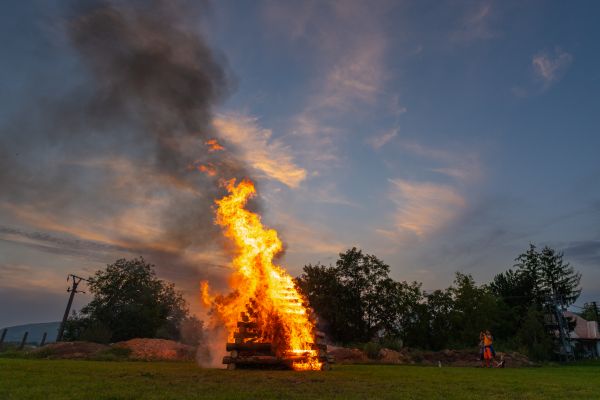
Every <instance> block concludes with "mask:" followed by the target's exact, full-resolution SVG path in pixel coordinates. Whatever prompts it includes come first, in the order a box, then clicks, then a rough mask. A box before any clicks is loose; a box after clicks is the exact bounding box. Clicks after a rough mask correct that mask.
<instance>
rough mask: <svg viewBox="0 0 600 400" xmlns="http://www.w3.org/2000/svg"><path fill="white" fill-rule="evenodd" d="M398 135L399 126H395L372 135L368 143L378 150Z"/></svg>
mask: <svg viewBox="0 0 600 400" xmlns="http://www.w3.org/2000/svg"><path fill="white" fill-rule="evenodd" d="M396 136H398V128H394V129H392V130H390V131H388V132H386V133H384V134H382V135H377V136H371V137H369V138H367V144H368V145H370V146H371V147H373V148H374V149H375V150H378V149H380V148H382V147H383V146H384V145H385V144H386V143H388V142H389V141H390V140H392V139H393V138H395V137H396Z"/></svg>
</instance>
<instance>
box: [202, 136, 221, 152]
mask: <svg viewBox="0 0 600 400" xmlns="http://www.w3.org/2000/svg"><path fill="white" fill-rule="evenodd" d="M204 144H206V145H207V146H208V151H209V152H213V151H220V150H225V147H223V146H221V145H220V144H219V142H217V139H209V140H207V141H206V142H204Z"/></svg>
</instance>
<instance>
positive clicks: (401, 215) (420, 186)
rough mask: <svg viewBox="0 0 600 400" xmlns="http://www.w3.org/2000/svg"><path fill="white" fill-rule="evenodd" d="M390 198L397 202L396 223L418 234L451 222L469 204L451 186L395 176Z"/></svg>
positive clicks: (402, 228) (400, 228)
mask: <svg viewBox="0 0 600 400" xmlns="http://www.w3.org/2000/svg"><path fill="white" fill-rule="evenodd" d="M390 183H391V184H392V190H391V193H390V199H391V200H392V201H393V202H394V203H395V204H396V206H397V209H396V215H395V226H396V228H397V229H398V230H399V231H409V232H412V233H414V234H415V235H417V236H418V237H423V236H426V235H428V234H430V233H433V232H435V231H436V230H438V229H439V228H441V227H443V226H445V225H446V224H448V223H449V222H450V221H451V220H452V219H453V218H454V217H455V216H456V215H457V213H458V212H459V211H461V210H462V209H463V208H464V207H465V204H466V203H465V199H464V198H463V197H462V196H461V195H460V194H459V193H458V192H457V191H456V189H454V188H453V187H451V186H448V185H442V184H437V183H432V182H412V181H408V180H404V179H391V180H390Z"/></svg>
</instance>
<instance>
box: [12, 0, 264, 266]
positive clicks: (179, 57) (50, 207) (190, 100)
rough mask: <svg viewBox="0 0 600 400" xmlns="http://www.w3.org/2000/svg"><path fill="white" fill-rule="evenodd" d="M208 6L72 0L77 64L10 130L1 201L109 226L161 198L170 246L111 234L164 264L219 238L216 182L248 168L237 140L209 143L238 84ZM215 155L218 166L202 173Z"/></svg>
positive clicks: (70, 38)
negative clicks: (210, 31) (207, 26)
mask: <svg viewBox="0 0 600 400" xmlns="http://www.w3.org/2000/svg"><path fill="white" fill-rule="evenodd" d="M205 13H206V4H205V3H204V2H185V3H182V2H177V1H166V0H165V1H139V2H123V1H114V2H112V1H101V2H95V3H93V4H92V5H89V4H88V5H85V6H75V7H74V8H73V9H72V10H71V11H70V15H69V16H68V18H67V20H66V23H65V33H66V38H67V40H66V42H67V43H68V46H70V48H71V49H72V50H74V56H75V59H76V60H77V61H76V62H77V63H78V65H79V70H78V71H79V73H78V74H77V76H75V77H71V76H69V75H68V73H65V75H64V76H61V77H59V78H58V79H60V80H62V81H64V82H65V90H63V91H61V94H56V95H54V96H52V97H50V98H48V97H46V98H44V99H41V100H40V99H37V100H36V101H35V102H34V101H33V100H32V103H34V104H28V105H27V107H26V109H23V110H22V111H21V112H20V113H18V115H15V116H13V118H12V119H11V120H10V122H9V123H7V124H6V125H5V126H3V127H2V128H1V135H0V187H1V188H2V190H1V191H0V201H2V202H3V203H4V204H13V205H19V206H22V205H27V206H30V207H32V209H35V210H37V211H43V212H45V213H50V214H53V215H56V216H58V217H60V218H61V219H62V220H63V221H69V220H75V219H77V218H82V217H83V216H84V217H85V218H88V219H90V220H94V221H107V224H108V223H114V222H108V221H113V219H114V217H115V216H117V215H119V214H120V213H122V212H124V211H126V210H127V209H128V208H130V207H131V206H132V203H133V202H135V203H136V204H137V205H139V204H140V201H143V200H144V199H154V200H156V199H159V200H160V201H161V202H162V203H163V207H162V208H161V210H163V211H162V212H161V214H160V217H159V218H160V221H159V222H160V226H161V234H162V238H163V239H162V240H163V241H164V243H166V244H168V245H169V248H168V250H164V249H162V250H157V249H156V247H155V246H150V245H147V243H146V242H145V238H144V237H136V233H135V232H120V234H119V236H122V237H117V238H114V239H116V240H123V241H125V243H126V245H127V246H130V247H132V248H133V251H137V252H138V253H140V254H143V255H144V256H147V257H148V258H149V259H151V260H152V261H153V262H155V263H157V264H159V265H160V264H161V263H163V262H165V263H167V264H169V263H170V264H172V263H177V262H182V263H183V261H181V260H180V259H181V258H182V257H180V254H179V253H180V252H182V251H184V250H185V249H187V248H189V247H194V248H203V247H206V246H211V245H214V244H215V240H218V238H220V237H221V234H220V231H219V229H218V228H217V227H216V226H215V225H214V224H213V211H212V206H213V202H214V199H215V198H217V197H219V196H220V195H222V194H223V192H222V189H221V188H220V186H219V181H220V180H221V179H231V178H241V177H245V176H249V173H248V171H247V169H246V167H245V165H244V163H243V162H242V161H241V160H240V159H239V158H238V157H236V154H235V151H234V149H232V148H230V146H228V145H225V147H226V148H227V151H213V152H210V151H209V149H208V147H207V145H206V141H207V140H209V139H213V138H216V139H217V140H219V138H218V133H217V132H216V131H215V129H214V128H213V127H212V125H211V120H212V117H213V109H214V107H215V106H216V105H218V104H219V103H220V102H221V101H223V100H224V99H225V98H226V97H227V96H228V95H229V94H230V93H231V91H232V78H231V74H230V72H229V70H228V68H227V65H226V63H225V62H224V57H223V56H220V55H219V54H216V53H215V51H214V50H213V49H211V47H210V46H209V45H208V44H207V43H206V41H205V40H204V39H203V37H202V35H201V34H200V27H199V24H200V23H201V22H202V20H203V19H202V17H203V15H204V14H205ZM207 163H210V164H211V165H213V166H214V169H215V172H216V175H214V176H209V175H207V174H204V173H202V172H200V171H198V170H197V168H196V167H197V166H198V165H202V164H207ZM164 203H166V204H167V206H164ZM255 206H256V205H255ZM148 207H149V208H151V207H152V205H149V206H148ZM178 260H179V261H178ZM197 267H198V266H193V269H195V268H197ZM200 267H201V266H200Z"/></svg>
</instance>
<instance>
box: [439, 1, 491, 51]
mask: <svg viewBox="0 0 600 400" xmlns="http://www.w3.org/2000/svg"><path fill="white" fill-rule="evenodd" d="M473 4H474V6H473V7H472V8H469V9H468V10H467V12H466V14H465V15H464V16H463V17H462V18H461V20H460V23H459V26H458V27H457V28H456V29H455V30H454V32H452V33H451V35H450V39H451V40H452V41H453V42H457V43H470V42H473V41H475V40H485V39H491V38H494V37H496V36H497V35H498V33H497V32H496V31H495V30H494V29H492V19H493V17H494V4H493V2H492V1H484V2H476V3H473Z"/></svg>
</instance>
